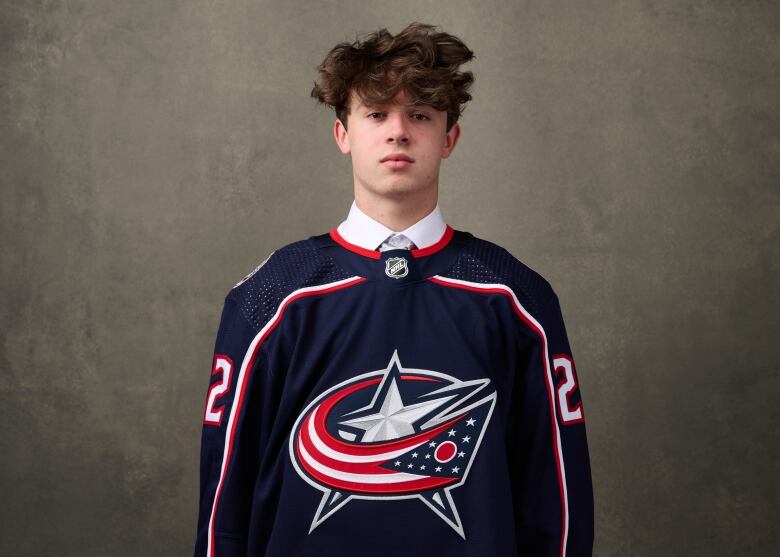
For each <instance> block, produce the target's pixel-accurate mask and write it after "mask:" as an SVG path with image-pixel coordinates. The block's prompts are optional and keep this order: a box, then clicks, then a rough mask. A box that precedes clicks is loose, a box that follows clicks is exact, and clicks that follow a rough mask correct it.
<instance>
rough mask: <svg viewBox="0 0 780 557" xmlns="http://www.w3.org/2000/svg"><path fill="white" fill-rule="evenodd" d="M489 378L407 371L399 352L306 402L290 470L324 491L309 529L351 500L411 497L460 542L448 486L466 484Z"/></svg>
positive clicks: (486, 415)
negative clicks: (378, 366) (382, 364)
mask: <svg viewBox="0 0 780 557" xmlns="http://www.w3.org/2000/svg"><path fill="white" fill-rule="evenodd" d="M489 384H490V380H489V379H475V380H471V381H461V380H459V379H456V378H455V377H452V376H451V375H446V374H444V373H441V372H437V371H430V370H422V369H411V368H404V367H403V366H402V365H401V361H400V358H399V356H398V351H397V350H396V351H394V352H393V355H392V357H391V358H390V362H389V364H388V365H387V367H386V368H385V369H381V370H378V371H371V372H368V373H363V374H361V375H358V376H356V377H353V378H352V379H348V380H346V381H344V382H342V383H339V384H338V385H336V386H334V387H331V388H330V389H328V390H327V391H325V392H324V393H322V394H321V395H320V396H318V397H317V398H316V399H315V400H313V401H312V402H311V403H310V404H309V405H308V406H307V407H306V408H305V409H304V410H303V412H301V415H300V416H299V417H298V419H297V420H296V422H295V426H294V427H293V430H292V434H291V435H290V458H291V460H292V463H293V466H294V467H295V470H296V471H297V472H298V474H299V475H300V476H301V478H303V479H304V480H305V481H306V482H308V483H309V484H310V485H312V486H313V487H315V488H316V489H318V490H320V491H322V492H323V496H322V500H321V501H320V504H319V507H318V508H317V510H316V511H315V513H314V518H313V520H312V523H311V527H310V528H309V533H311V532H312V531H313V530H314V529H315V528H316V527H317V526H319V525H320V524H322V523H323V522H325V521H326V520H327V519H328V518H329V517H331V516H333V514H334V513H336V512H337V511H338V510H339V509H341V508H342V507H344V506H345V505H346V504H347V503H348V502H349V501H350V500H352V499H368V500H374V501H377V503H382V504H386V505H388V506H390V505H392V504H393V501H396V500H399V499H414V498H416V499H420V501H422V502H423V503H424V504H425V505H427V506H428V507H429V508H430V509H431V510H432V511H433V512H434V513H435V514H436V515H438V516H439V517H440V518H441V519H442V520H444V522H446V523H447V524H449V525H450V526H451V527H452V528H453V529H454V530H455V531H456V532H457V533H458V534H459V535H460V536H461V537H463V539H465V538H466V534H465V531H464V527H463V525H462V524H461V520H460V517H459V515H458V511H457V509H456V507H455V503H454V502H453V499H452V496H451V494H450V492H451V491H452V490H453V489H455V488H457V487H459V486H461V485H463V484H464V483H465V482H466V478H467V476H468V474H469V470H470V469H471V465H472V462H473V461H474V458H475V457H476V455H477V452H478V450H479V446H480V443H481V442H482V437H483V436H484V433H485V428H486V427H487V425H488V422H489V421H490V417H491V415H492V414H493V408H494V406H495V402H496V392H495V390H493V391H492V392H490V390H489V389H488V386H489ZM388 512H392V510H391V508H388Z"/></svg>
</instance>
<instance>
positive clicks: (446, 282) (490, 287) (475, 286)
mask: <svg viewBox="0 0 780 557" xmlns="http://www.w3.org/2000/svg"><path fill="white" fill-rule="evenodd" d="M428 280H430V281H431V282H433V283H436V284H439V285H442V286H447V287H451V288H461V289H463V290H471V291H472V292H480V293H485V294H503V295H504V296H506V297H507V298H509V300H510V302H511V304H512V309H513V310H514V312H515V313H516V314H517V315H518V317H520V319H521V320H522V321H523V322H524V323H525V324H526V325H528V327H529V328H530V329H531V330H532V331H534V332H535V333H536V334H537V335H538V336H539V339H540V340H541V342H542V354H543V356H544V377H545V383H546V385H547V396H548V400H549V405H550V423H551V425H552V444H553V450H554V452H555V461H556V465H557V468H558V487H559V489H560V495H561V509H562V513H561V514H562V517H563V523H562V524H561V557H564V556H565V555H566V542H567V540H568V537H569V504H568V491H567V489H566V469H565V467H564V463H563V447H562V446H561V432H560V429H559V428H558V420H557V418H556V415H555V395H554V392H555V388H554V382H553V376H552V369H551V367H550V356H549V353H548V344H547V335H546V334H545V332H544V327H542V325H541V324H540V323H539V322H538V321H537V320H536V319H534V317H533V315H531V314H530V313H529V312H528V310H526V309H525V308H524V307H523V305H522V304H521V303H520V300H518V299H517V296H516V295H515V293H514V292H513V291H512V289H511V288H509V287H508V286H506V285H504V284H481V283H478V282H469V281H465V280H459V279H454V278H448V277H443V276H440V275H436V276H433V277H430V278H429V279H428Z"/></svg>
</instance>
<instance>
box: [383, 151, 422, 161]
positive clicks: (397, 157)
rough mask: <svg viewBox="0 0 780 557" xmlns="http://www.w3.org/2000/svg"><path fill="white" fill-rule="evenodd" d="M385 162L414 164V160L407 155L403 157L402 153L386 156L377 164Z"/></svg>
mask: <svg viewBox="0 0 780 557" xmlns="http://www.w3.org/2000/svg"><path fill="white" fill-rule="evenodd" d="M387 161H406V162H414V159H413V158H412V157H410V156H408V155H404V154H403V153H391V154H390V155H387V156H386V157H384V158H383V159H382V160H380V161H379V162H387Z"/></svg>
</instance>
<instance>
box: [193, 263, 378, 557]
mask: <svg viewBox="0 0 780 557" xmlns="http://www.w3.org/2000/svg"><path fill="white" fill-rule="evenodd" d="M364 280H366V279H365V278H363V277H350V278H347V279H343V280H339V281H336V282H331V283H328V284H322V285H319V286H308V287H306V288H301V289H299V290H295V291H294V292H292V293H290V294H289V295H288V296H287V297H286V298H284V300H282V301H281V303H280V304H279V307H278V308H277V309H276V313H275V314H274V316H273V317H272V318H271V319H270V320H269V321H268V323H266V324H265V326H264V327H263V328H262V329H260V331H259V332H258V333H257V334H256V335H255V338H254V339H253V340H252V342H251V343H250V345H249V348H248V349H247V351H246V354H245V355H244V358H243V362H242V364H241V371H240V372H239V375H238V380H237V382H236V392H237V393H238V396H235V397H234V398H233V404H232V406H231V408H230V417H229V418H228V423H227V438H226V443H225V448H224V453H223V456H222V466H221V468H220V473H219V483H217V490H216V493H215V494H214V502H213V504H212V506H211V517H210V518H209V530H208V546H207V547H208V549H207V553H206V554H207V556H208V557H214V555H215V545H214V523H215V517H216V514H217V506H218V504H219V496H220V493H221V492H222V486H223V484H224V481H225V476H226V475H227V468H228V463H229V462H230V456H231V453H232V450H233V440H234V437H235V434H236V424H237V416H239V415H240V413H241V406H242V404H243V402H244V394H245V391H246V386H247V384H248V383H249V373H251V371H249V370H251V369H252V364H253V363H254V360H255V356H256V355H257V353H258V351H259V348H260V346H261V345H262V344H263V342H264V341H265V339H266V338H267V337H268V335H269V334H271V331H273V330H274V328H276V326H277V325H278V324H279V323H280V322H281V319H282V316H283V314H284V310H285V308H286V307H287V306H288V305H289V304H291V303H292V302H294V301H295V300H298V299H300V298H303V297H306V296H316V295H321V294H328V293H331V292H335V291H337V290H342V289H344V288H348V287H350V286H353V285H355V284H358V283H360V282H363V281H364Z"/></svg>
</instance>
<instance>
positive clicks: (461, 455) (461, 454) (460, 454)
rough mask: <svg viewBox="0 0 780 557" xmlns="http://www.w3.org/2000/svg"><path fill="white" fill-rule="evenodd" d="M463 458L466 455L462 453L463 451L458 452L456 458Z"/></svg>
mask: <svg viewBox="0 0 780 557" xmlns="http://www.w3.org/2000/svg"><path fill="white" fill-rule="evenodd" d="M464 456H466V453H464V452H463V451H460V452H459V453H458V458H463V457H464Z"/></svg>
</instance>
